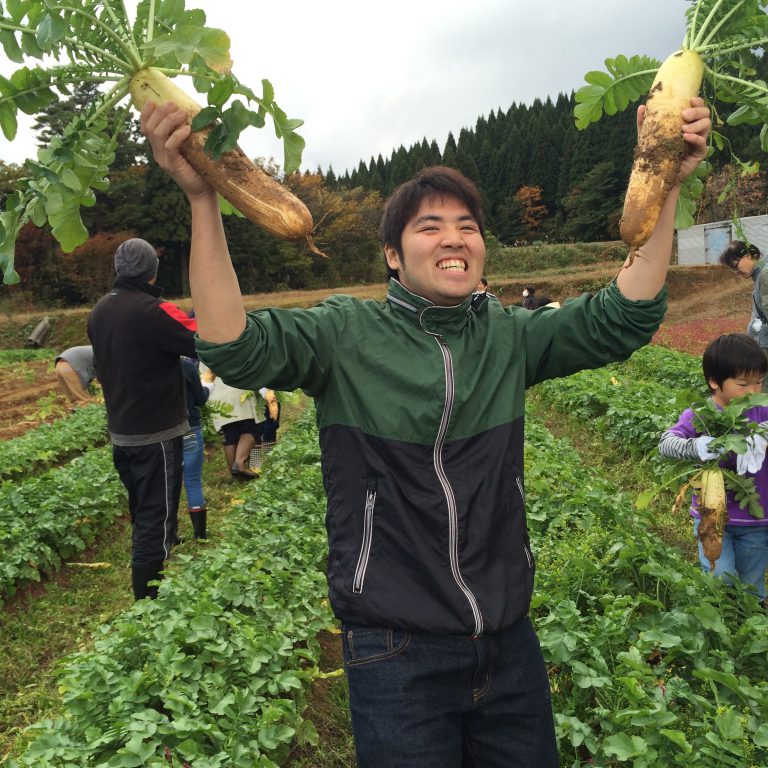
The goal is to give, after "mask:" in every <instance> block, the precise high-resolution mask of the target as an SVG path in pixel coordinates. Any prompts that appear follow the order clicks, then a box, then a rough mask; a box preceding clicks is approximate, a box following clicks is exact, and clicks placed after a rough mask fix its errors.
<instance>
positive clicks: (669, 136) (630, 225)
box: [574, 0, 768, 263]
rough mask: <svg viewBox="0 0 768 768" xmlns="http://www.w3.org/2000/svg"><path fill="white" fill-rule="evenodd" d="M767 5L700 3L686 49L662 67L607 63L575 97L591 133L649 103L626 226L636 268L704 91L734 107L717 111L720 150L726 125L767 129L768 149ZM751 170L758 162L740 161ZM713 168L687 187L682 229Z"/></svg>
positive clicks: (680, 208)
mask: <svg viewBox="0 0 768 768" xmlns="http://www.w3.org/2000/svg"><path fill="white" fill-rule="evenodd" d="M763 5H764V4H763V3H757V2H745V0H696V2H693V3H692V4H691V5H690V7H689V8H688V9H687V11H686V13H685V16H686V18H685V23H686V32H685V38H684V40H683V43H682V45H681V47H680V50H678V51H676V52H675V53H673V54H672V55H671V56H669V57H668V58H667V59H666V61H664V63H663V64H661V63H660V62H659V61H657V60H655V59H652V58H650V57H648V56H632V57H631V58H628V57H626V56H624V55H619V56H617V57H615V58H613V59H606V60H605V65H606V69H607V72H601V71H593V72H588V73H587V74H586V75H585V80H586V81H587V83H588V85H585V86H584V87H582V88H580V89H579V90H578V91H577V92H576V102H577V104H576V107H575V108H574V116H575V119H576V126H577V127H578V128H580V129H584V128H587V126H589V125H590V124H591V123H593V122H597V121H598V120H600V118H601V117H602V116H603V114H607V115H614V114H616V113H617V112H620V111H622V110H624V109H626V108H627V107H628V106H629V104H631V103H634V102H637V101H640V100H641V99H643V97H647V98H646V107H647V110H646V114H645V119H644V121H643V124H642V126H641V128H640V135H639V137H638V144H637V149H636V152H635V158H634V165H633V168H632V173H631V176H630V180H629V186H628V189H627V194H626V197H625V203H624V211H623V215H622V219H621V224H620V231H621V238H622V240H623V241H624V242H625V243H626V245H627V246H628V248H629V251H630V263H631V260H632V259H633V257H634V254H635V253H636V252H637V250H638V248H640V247H642V246H643V245H644V244H645V243H646V242H647V240H648V238H649V237H650V236H651V233H652V232H653V230H654V228H655V226H656V223H657V221H658V218H659V214H660V213H661V209H662V207H663V205H664V201H665V200H666V198H667V195H668V194H669V191H670V190H671V189H672V187H673V186H674V185H675V184H676V183H677V175H678V172H679V169H680V162H681V160H682V158H683V157H684V153H685V143H684V140H683V137H682V126H683V121H682V117H681V115H680V112H681V110H682V109H685V108H687V107H690V106H691V98H692V97H694V96H696V95H698V94H699V91H700V90H702V83H705V84H706V86H707V87H706V88H704V89H703V91H702V96H703V98H704V100H705V102H706V101H707V99H708V98H709V96H710V95H711V94H716V95H717V99H718V106H719V107H720V109H722V105H723V104H727V105H728V109H730V114H728V115H727V116H726V115H724V114H722V113H717V112H716V111H714V109H713V112H714V114H713V125H714V130H713V131H712V132H711V134H710V139H711V142H712V144H711V146H712V148H713V150H721V149H724V148H730V142H729V141H728V140H727V139H726V138H725V137H724V136H722V135H721V134H720V133H719V132H718V130H717V128H718V126H721V125H722V124H723V119H724V118H725V122H726V123H727V124H728V125H731V126H735V125H739V124H742V123H748V124H750V125H760V124H762V126H763V127H762V131H761V133H760V142H761V147H762V150H763V152H766V151H768V85H767V84H766V83H765V82H764V81H762V80H760V79H758V78H757V77H756V74H755V69H756V68H757V67H758V65H759V62H760V61H761V60H762V55H763V49H764V48H765V46H766V44H767V43H768V35H767V34H766V28H767V27H768V22H767V20H766V12H765V10H764V8H763V7H762V6H763ZM739 163H740V165H741V166H742V167H743V169H744V170H745V171H751V172H754V170H755V169H756V167H757V164H756V163H753V162H749V161H748V160H745V161H739ZM707 169H708V164H707V163H706V162H703V163H701V164H700V166H699V169H697V172H696V174H694V175H693V176H690V177H689V178H687V179H686V180H685V181H684V182H683V184H682V187H681V194H680V198H679V202H678V205H677V210H676V217H675V226H676V228H677V229H685V228H686V227H690V226H691V225H692V224H693V223H694V220H695V219H694V216H695V210H696V203H695V200H696V199H697V198H698V197H699V196H700V194H701V190H702V188H703V183H702V177H703V176H704V175H705V174H706V171H707Z"/></svg>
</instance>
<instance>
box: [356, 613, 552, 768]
mask: <svg viewBox="0 0 768 768" xmlns="http://www.w3.org/2000/svg"><path fill="white" fill-rule="evenodd" d="M343 644H344V667H345V670H346V673H347V680H348V683H349V698H350V710H351V712H352V729H353V732H354V736H355V746H356V749H357V765H358V768H556V767H557V766H558V765H559V761H558V756H557V744H556V741H555V729H554V723H553V718H552V699H551V695H550V690H549V680H548V679H547V672H546V668H545V666H544V660H543V658H542V655H541V648H540V647H539V642H538V639H537V638H536V634H535V633H534V631H533V627H532V626H531V622H530V619H529V618H528V617H525V618H523V619H521V620H520V621H518V622H517V623H516V624H514V625H513V626H512V627H510V628H508V629H506V630H504V631H503V632H500V633H498V634H495V635H489V636H483V637H480V638H471V637H442V636H439V635H424V634H417V633H411V632H406V631H404V630H397V629H381V628H373V627H360V626H352V625H345V626H344V628H343Z"/></svg>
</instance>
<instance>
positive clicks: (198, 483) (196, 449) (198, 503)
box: [184, 426, 205, 509]
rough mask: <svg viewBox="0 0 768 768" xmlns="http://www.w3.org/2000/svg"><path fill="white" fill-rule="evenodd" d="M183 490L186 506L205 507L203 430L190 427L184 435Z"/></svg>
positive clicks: (191, 507) (193, 507)
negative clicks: (185, 494) (185, 496)
mask: <svg viewBox="0 0 768 768" xmlns="http://www.w3.org/2000/svg"><path fill="white" fill-rule="evenodd" d="M184 488H185V490H186V491H187V506H188V507H189V508H190V509H200V508H201V507H204V506H205V496H203V428H202V427H201V426H200V427H192V431H191V432H187V434H186V435H184Z"/></svg>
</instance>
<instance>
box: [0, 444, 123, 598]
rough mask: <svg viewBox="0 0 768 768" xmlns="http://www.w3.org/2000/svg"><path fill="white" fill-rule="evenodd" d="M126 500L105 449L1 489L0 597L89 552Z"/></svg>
mask: <svg viewBox="0 0 768 768" xmlns="http://www.w3.org/2000/svg"><path fill="white" fill-rule="evenodd" d="M124 497H125V491H124V489H123V486H122V485H121V483H120V480H119V479H118V477H117V474H116V473H115V470H114V467H113V465H112V456H111V453H110V451H109V449H107V448H102V449H98V450H95V451H89V452H88V453H86V454H84V455H83V456H80V457H78V458H76V459H73V460H72V461H71V462H70V463H69V464H66V465H64V466H61V467H57V468H55V469H51V470H49V471H47V472H43V473H41V474H40V475H38V476H37V477H33V478H28V479H26V480H24V481H22V482H10V481H6V482H4V483H3V484H2V485H0V551H1V552H2V554H0V595H2V594H12V593H13V591H14V590H15V588H16V586H17V585H18V584H19V583H20V582H22V581H27V580H35V581H37V580H39V579H40V574H41V572H44V571H48V570H51V569H53V568H55V567H57V566H58V565H59V563H60V562H61V560H62V559H63V558H67V557H71V556H72V555H73V554H75V553H76V552H80V551H82V550H83V549H85V547H86V546H87V545H88V544H90V543H92V542H93V540H94V539H95V537H96V535H97V533H98V532H99V531H101V530H102V529H104V528H106V527H107V526H109V525H110V524H111V523H112V522H113V521H114V520H115V519H116V518H117V517H118V516H119V515H121V514H122V513H123V512H124V504H123V499H124Z"/></svg>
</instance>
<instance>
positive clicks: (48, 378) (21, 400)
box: [0, 360, 71, 440]
mask: <svg viewBox="0 0 768 768" xmlns="http://www.w3.org/2000/svg"><path fill="white" fill-rule="evenodd" d="M70 406H71V404H70V403H69V401H68V400H67V399H66V397H64V395H62V394H60V393H59V392H58V390H57V389H56V375H55V374H54V373H53V370H52V366H51V364H50V363H49V362H48V361H47V360H34V361H30V362H25V363H14V364H11V365H8V366H6V367H5V368H4V369H2V370H0V440H9V439H10V438H12V437H17V436H18V435H21V434H23V433H24V432H26V431H27V430H28V429H31V428H32V427H36V426H38V425H39V424H41V423H42V422H44V421H51V420H53V419H54V418H56V417H58V416H61V415H62V413H65V412H66V411H67V410H68V409H69V407H70Z"/></svg>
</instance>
